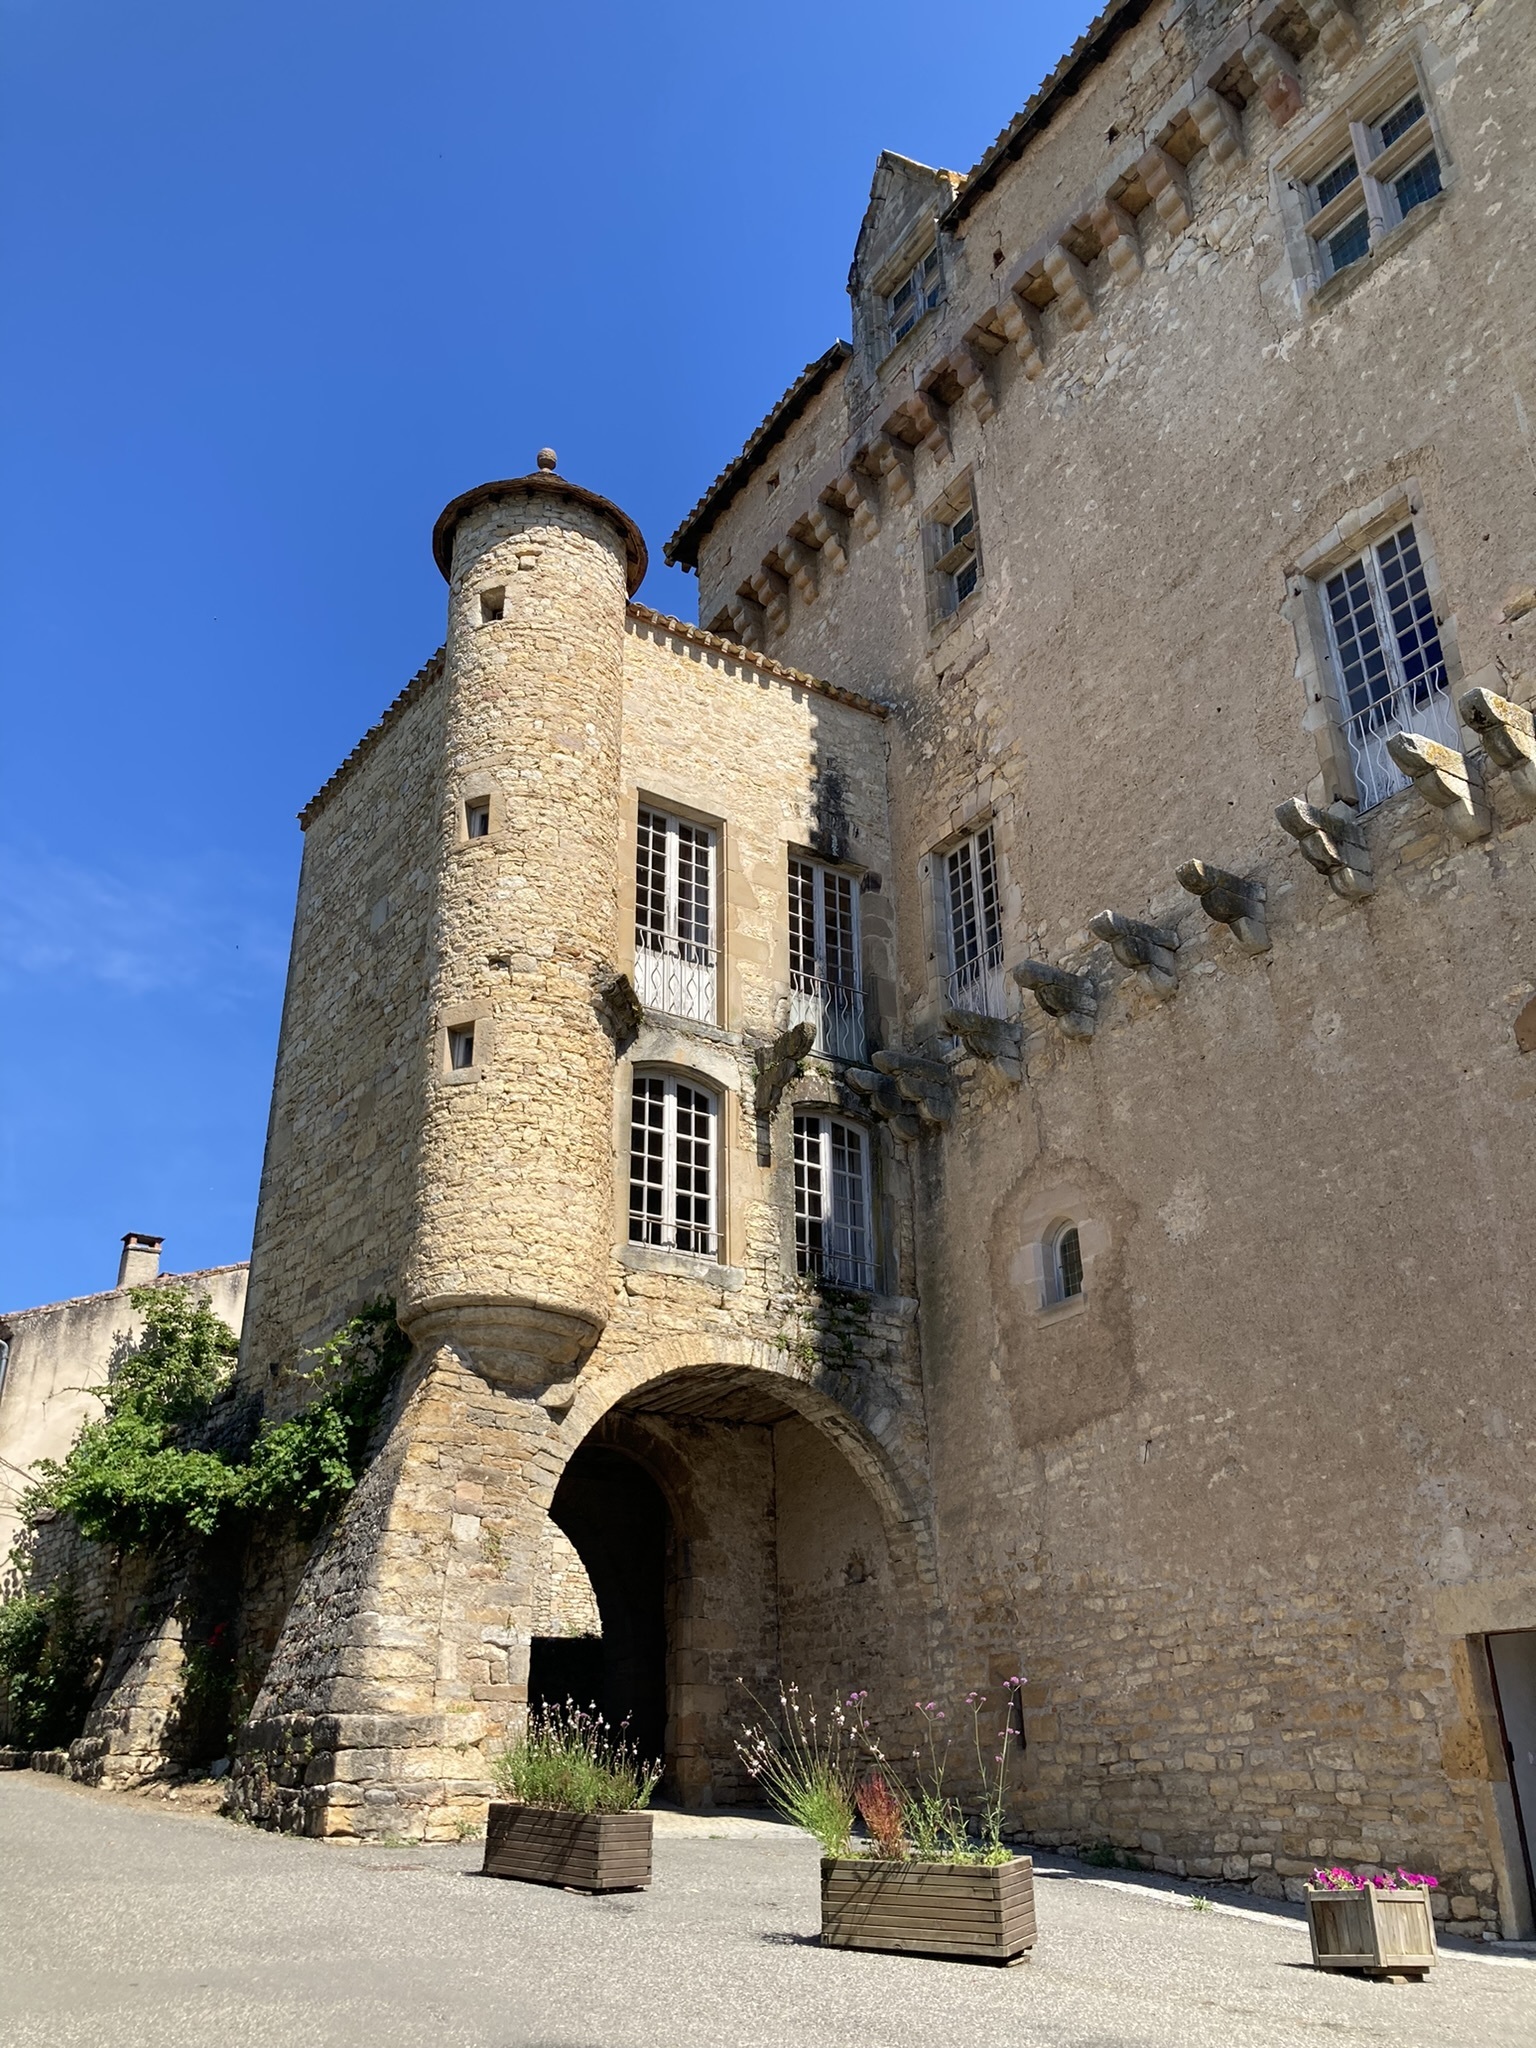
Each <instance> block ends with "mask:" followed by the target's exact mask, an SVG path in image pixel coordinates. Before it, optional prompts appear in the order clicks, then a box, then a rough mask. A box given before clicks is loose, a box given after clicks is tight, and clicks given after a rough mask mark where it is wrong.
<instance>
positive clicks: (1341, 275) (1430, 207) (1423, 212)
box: [1307, 173, 1453, 313]
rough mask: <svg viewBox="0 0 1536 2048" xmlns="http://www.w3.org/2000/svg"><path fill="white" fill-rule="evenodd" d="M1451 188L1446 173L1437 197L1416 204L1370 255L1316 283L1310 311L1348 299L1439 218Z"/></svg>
mask: <svg viewBox="0 0 1536 2048" xmlns="http://www.w3.org/2000/svg"><path fill="white" fill-rule="evenodd" d="M1452 189H1453V188H1452V184H1451V180H1450V176H1449V173H1447V176H1446V181H1445V184H1444V185H1443V186H1442V187H1441V189H1440V190H1439V191H1438V192H1437V193H1436V194H1435V196H1434V198H1433V199H1426V200H1425V202H1424V204H1423V205H1422V206H1416V207H1415V208H1414V209H1413V211H1412V213H1410V214H1409V216H1408V218H1407V219H1406V220H1400V221H1399V222H1398V224H1397V226H1396V227H1395V228H1392V229H1390V230H1389V231H1388V233H1386V234H1385V235H1383V236H1382V238H1381V240H1380V241H1379V242H1378V243H1377V244H1376V246H1375V248H1374V249H1372V251H1371V252H1370V254H1369V255H1368V256H1362V257H1361V259H1360V261H1359V262H1358V263H1351V264H1350V265H1349V267H1348V269H1347V270H1338V271H1335V272H1334V274H1333V276H1332V277H1330V278H1325V279H1324V281H1323V282H1322V283H1321V284H1320V285H1317V286H1316V287H1315V288H1314V289H1313V290H1312V291H1310V292H1309V293H1308V294H1307V311H1308V312H1309V313H1328V312H1331V311H1332V310H1333V308H1334V307H1335V306H1336V305H1337V304H1338V303H1339V301H1340V300H1341V299H1347V298H1348V297H1349V295H1350V293H1351V292H1352V291H1353V290H1354V289H1355V287H1356V286H1357V285H1361V284H1364V282H1365V280H1366V279H1367V278H1368V277H1370V276H1372V275H1373V274H1374V272H1376V271H1377V270H1379V269H1380V268H1381V266H1382V264H1383V263H1386V262H1389V261H1390V259H1391V258H1392V257H1394V256H1395V255H1396V254H1397V252H1398V250H1399V249H1401V248H1402V246H1403V244H1404V243H1405V242H1407V241H1408V240H1409V239H1410V238H1411V237H1412V236H1414V235H1416V234H1417V233H1418V231H1419V229H1420V228H1423V227H1427V226H1428V225H1429V223H1430V222H1431V221H1432V220H1434V219H1435V218H1437V216H1438V215H1439V214H1440V213H1441V212H1442V211H1443V210H1444V207H1445V202H1446V200H1447V199H1449V198H1450V196H1451V192H1452Z"/></svg>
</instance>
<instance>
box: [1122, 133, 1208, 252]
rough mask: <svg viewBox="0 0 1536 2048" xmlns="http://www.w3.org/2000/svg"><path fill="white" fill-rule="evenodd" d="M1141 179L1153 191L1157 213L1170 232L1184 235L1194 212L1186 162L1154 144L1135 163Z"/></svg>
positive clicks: (1153, 200) (1153, 201) (1153, 202)
mask: <svg viewBox="0 0 1536 2048" xmlns="http://www.w3.org/2000/svg"><path fill="white" fill-rule="evenodd" d="M1136 168H1137V170H1138V171H1139V172H1140V173H1141V182H1142V183H1143V185H1145V186H1146V188H1147V190H1148V191H1149V192H1150V193H1151V195H1152V204H1153V205H1154V206H1155V207H1156V209H1157V217H1158V219H1159V220H1160V221H1161V222H1162V224H1163V226H1164V227H1165V228H1166V229H1167V230H1168V232H1169V234H1170V235H1175V236H1176V235H1182V234H1183V232H1184V230H1185V229H1186V228H1187V227H1188V226H1189V224H1190V222H1191V220H1193V218H1194V215H1193V214H1192V213H1191V212H1190V207H1189V183H1188V180H1187V179H1186V178H1185V176H1184V170H1183V166H1182V165H1181V164H1180V163H1179V162H1178V161H1177V160H1176V159H1175V158H1174V157H1171V156H1170V155H1169V154H1168V152H1167V150H1166V149H1159V148H1158V147H1157V146H1156V145H1155V144H1154V146H1153V147H1152V148H1151V149H1149V150H1148V151H1147V153H1146V155H1145V156H1144V157H1142V158H1141V160H1140V162H1139V163H1138V164H1137V166H1136Z"/></svg>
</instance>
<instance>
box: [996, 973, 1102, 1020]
mask: <svg viewBox="0 0 1536 2048" xmlns="http://www.w3.org/2000/svg"><path fill="white" fill-rule="evenodd" d="M1013 978H1014V980H1015V981H1016V982H1017V983H1018V984H1019V986H1020V988H1027V989H1028V990H1029V992H1030V994H1031V995H1032V996H1033V997H1034V999H1035V1001H1036V1002H1037V1003H1038V1004H1039V1005H1040V1007H1041V1009H1042V1010H1044V1011H1045V1013H1046V1015H1047V1016H1049V1017H1054V1018H1055V1019H1056V1021H1057V1023H1058V1024H1059V1025H1060V1026H1061V1028H1062V1030H1063V1031H1064V1032H1065V1033H1066V1035H1067V1037H1068V1038H1092V1036H1093V1033H1094V1027H1095V1026H1096V1025H1097V1023H1098V1021H1099V994H1098V990H1097V989H1096V988H1095V987H1094V985H1093V983H1092V981H1091V980H1090V979H1089V977H1088V976H1087V975H1086V974H1069V973H1068V972H1067V970H1066V968H1065V967H1047V965H1046V964H1045V962H1044V961H1043V960H1021V961H1020V962H1019V964H1018V966H1017V967H1015V968H1014V970H1013Z"/></svg>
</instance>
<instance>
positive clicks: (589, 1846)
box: [483, 1799, 651, 1892]
mask: <svg viewBox="0 0 1536 2048" xmlns="http://www.w3.org/2000/svg"><path fill="white" fill-rule="evenodd" d="M483 1868H484V1870H485V1873H486V1875H487V1876H488V1877H520V1878H522V1879H523V1880H524V1881H525V1882H526V1883H528V1884H561V1885H569V1886H571V1887H572V1888H573V1889H574V1890H577V1891H584V1892H628V1891H642V1890H643V1889H644V1888H645V1887H646V1886H647V1885H648V1884H649V1883H650V1881H651V1816H650V1815H649V1814H648V1813H552V1812H550V1810H549V1809H548V1808H547V1807H541V1806H521V1805H518V1804H516V1803H515V1802H513V1801H511V1800H501V1799H494V1800H492V1802H491V1810H490V1815H489V1818H488V1820H487V1822H486V1829H485V1863H484V1865H483Z"/></svg>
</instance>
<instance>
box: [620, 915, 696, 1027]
mask: <svg viewBox="0 0 1536 2048" xmlns="http://www.w3.org/2000/svg"><path fill="white" fill-rule="evenodd" d="M635 994H636V995H637V996H638V997H639V998H640V1001H641V1003H642V1005H643V1006H644V1007H645V1008H646V1009H647V1010H654V1011H655V1012H656V1013H657V1014H658V1015H659V1016H662V1017H688V1018H691V1019H692V1020H693V1021H694V1022H695V1023H698V1024H713V1023H714V1021H715V949H714V947H713V946H705V945H701V944H700V943H699V941H698V940H696V939H673V938H663V937H661V936H660V935H659V934H658V935H645V936H642V937H641V938H640V940H639V941H638V942H637V944H636V946H635Z"/></svg>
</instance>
